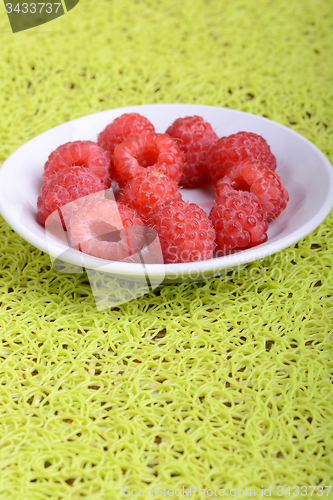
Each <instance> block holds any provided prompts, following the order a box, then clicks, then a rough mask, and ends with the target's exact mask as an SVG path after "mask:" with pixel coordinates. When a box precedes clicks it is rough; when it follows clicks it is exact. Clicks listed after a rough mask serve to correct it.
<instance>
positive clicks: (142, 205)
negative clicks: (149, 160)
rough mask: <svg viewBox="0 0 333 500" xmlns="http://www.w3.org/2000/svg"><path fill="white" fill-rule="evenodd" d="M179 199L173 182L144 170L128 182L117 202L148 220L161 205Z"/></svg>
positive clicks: (162, 175)
mask: <svg viewBox="0 0 333 500" xmlns="http://www.w3.org/2000/svg"><path fill="white" fill-rule="evenodd" d="M181 198H182V197H181V194H180V192H179V190H178V184H177V183H176V182H175V181H173V180H172V179H170V177H168V176H167V175H166V174H163V173H162V172H157V171H155V170H150V169H146V170H144V171H143V172H142V173H141V174H139V175H137V176H136V177H133V179H131V180H130V181H128V183H127V184H126V186H125V188H124V190H123V192H122V193H121V195H120V198H119V201H120V202H121V203H124V204H125V205H128V206H129V207H131V208H133V209H134V210H136V211H137V212H138V213H139V214H140V216H141V217H142V218H143V219H148V218H149V217H150V215H151V214H152V213H153V212H154V211H155V210H157V209H158V208H159V207H160V206H161V205H163V204H165V203H167V202H169V201H171V200H181Z"/></svg>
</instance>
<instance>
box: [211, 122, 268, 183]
mask: <svg viewBox="0 0 333 500" xmlns="http://www.w3.org/2000/svg"><path fill="white" fill-rule="evenodd" d="M244 160H257V161H260V163H262V164H263V165H266V167H268V168H269V169H270V170H275V169H276V158H275V156H274V155H273V153H272V152H271V148H270V147H269V145H268V144H267V142H266V140H265V139H264V138H263V137H261V136H260V135H257V134H253V133H252V132H238V133H237V134H232V135H229V136H228V137H221V139H219V140H218V141H217V142H216V143H215V145H214V146H213V147H212V149H211V151H210V154H209V158H208V160H207V162H208V171H209V175H210V178H211V179H212V181H213V182H214V184H215V183H216V182H217V181H218V180H219V179H221V178H222V177H223V176H224V175H226V174H228V171H229V169H230V168H231V167H233V166H234V165H235V164H236V163H239V162H240V161H244Z"/></svg>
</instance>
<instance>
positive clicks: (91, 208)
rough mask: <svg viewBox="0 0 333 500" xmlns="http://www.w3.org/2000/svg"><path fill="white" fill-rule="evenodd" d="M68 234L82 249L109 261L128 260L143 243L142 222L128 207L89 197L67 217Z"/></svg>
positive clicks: (111, 201)
mask: <svg viewBox="0 0 333 500" xmlns="http://www.w3.org/2000/svg"><path fill="white" fill-rule="evenodd" d="M69 226H70V237H71V240H72V243H73V245H74V246H76V247H77V248H78V249H79V250H81V251H82V252H85V253H87V254H90V255H93V256H95V257H100V258H101V259H107V260H112V261H123V260H126V259H127V260H128V259H129V258H130V257H131V256H132V255H135V254H136V253H137V252H138V251H139V250H140V249H141V248H142V247H143V245H144V243H145V235H144V229H143V228H144V224H143V222H142V220H141V218H140V217H139V216H138V215H137V214H136V213H135V211H134V210H132V209H131V208H129V207H126V206H124V205H122V204H121V203H117V202H116V201H113V200H108V199H103V200H98V199H97V200H96V199H95V200H92V201H91V202H90V203H88V204H86V205H83V206H82V207H81V208H80V209H79V210H77V211H76V212H75V213H74V215H73V216H72V217H71V218H70V222H69Z"/></svg>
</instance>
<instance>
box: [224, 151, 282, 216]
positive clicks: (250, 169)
mask: <svg viewBox="0 0 333 500" xmlns="http://www.w3.org/2000/svg"><path fill="white" fill-rule="evenodd" d="M230 189H236V190H237V189H241V190H243V191H250V192H251V193H253V194H254V195H256V196H257V198H258V200H259V203H260V204H261V206H262V208H263V211H264V216H265V217H266V219H267V221H268V222H269V221H271V220H274V219H276V218H277V217H278V216H279V215H280V213H281V212H282V211H283V210H284V209H285V208H286V206H287V203H288V200H289V195H288V192H287V190H286V188H285V187H284V186H283V184H282V183H281V179H280V177H279V175H278V174H277V173H276V172H272V170H270V169H269V168H267V167H266V166H265V165H261V164H260V163H257V162H254V161H244V162H240V163H238V164H237V165H235V166H234V167H232V168H231V169H230V171H229V173H228V175H227V176H225V177H223V178H222V179H220V180H219V181H218V182H217V183H216V186H215V190H216V194H217V196H220V195H221V194H222V193H223V192H224V191H228V190H230Z"/></svg>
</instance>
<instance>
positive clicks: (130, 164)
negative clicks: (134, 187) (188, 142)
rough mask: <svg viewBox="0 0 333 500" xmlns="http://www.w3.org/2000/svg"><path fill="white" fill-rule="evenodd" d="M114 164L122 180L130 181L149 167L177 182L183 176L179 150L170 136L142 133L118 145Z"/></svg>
mask: <svg viewBox="0 0 333 500" xmlns="http://www.w3.org/2000/svg"><path fill="white" fill-rule="evenodd" d="M113 162H114V165H115V167H116V170H117V172H118V174H119V175H120V177H121V178H122V179H123V181H125V182H128V181H129V180H130V179H132V178H133V177H135V176H136V175H138V174H140V173H141V172H143V171H144V169H145V168H146V167H148V168H150V170H157V171H159V172H163V173H164V174H167V175H168V176H169V177H170V178H171V179H173V180H174V181H176V182H179V181H180V178H181V175H182V167H183V159H182V155H181V152H180V149H179V147H178V146H177V144H176V143H175V142H174V140H173V139H171V137H170V136H169V135H167V134H152V133H145V132H144V133H142V134H140V135H133V136H132V137H129V138H128V139H125V140H124V141H123V142H122V143H121V144H119V145H118V146H117V147H116V149H115V150H114V153H113Z"/></svg>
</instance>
